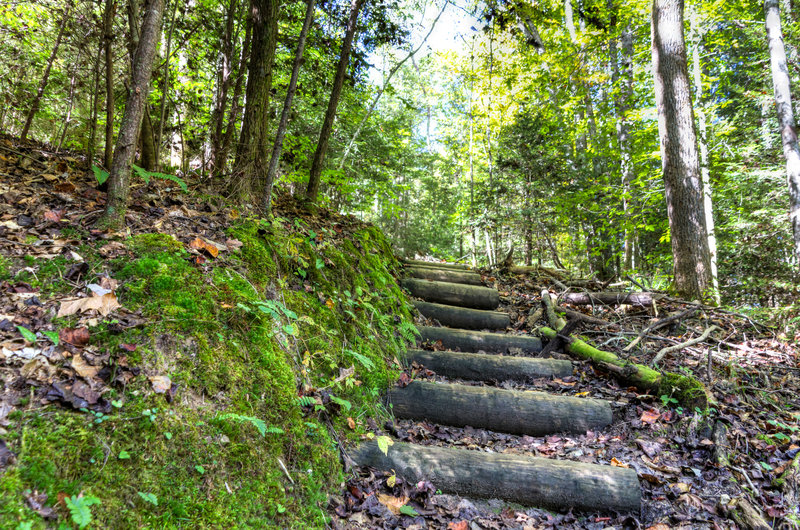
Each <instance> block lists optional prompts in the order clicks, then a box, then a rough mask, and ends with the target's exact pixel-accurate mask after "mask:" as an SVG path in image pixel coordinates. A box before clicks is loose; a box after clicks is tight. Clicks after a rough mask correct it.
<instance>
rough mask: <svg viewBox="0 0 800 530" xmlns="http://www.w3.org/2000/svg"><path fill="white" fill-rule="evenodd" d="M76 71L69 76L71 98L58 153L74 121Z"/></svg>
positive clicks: (57, 149)
mask: <svg viewBox="0 0 800 530" xmlns="http://www.w3.org/2000/svg"><path fill="white" fill-rule="evenodd" d="M74 104H75V72H72V75H70V78H69V98H68V103H67V115H66V117H65V118H64V128H63V129H62V130H61V137H60V138H59V139H58V145H57V146H56V153H58V152H59V151H61V146H62V145H64V139H65V138H66V137H67V130H68V129H69V124H70V122H71V121H72V108H73V107H74V106H75V105H74Z"/></svg>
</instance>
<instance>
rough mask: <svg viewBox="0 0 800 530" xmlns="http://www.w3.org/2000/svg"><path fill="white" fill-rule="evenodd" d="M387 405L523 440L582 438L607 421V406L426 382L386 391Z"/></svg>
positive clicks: (403, 414)
mask: <svg viewBox="0 0 800 530" xmlns="http://www.w3.org/2000/svg"><path fill="white" fill-rule="evenodd" d="M389 401H390V403H391V404H392V411H393V412H394V414H395V416H397V417H400V418H408V419H412V420H428V421H432V422H434V423H441V424H443V425H452V426H454V427H464V426H467V425H469V426H471V427H475V428H478V429H488V430H491V431H496V432H505V433H509V434H522V435H525V434H527V435H529V436H542V435H545V434H552V433H557V432H569V433H585V432H586V431H589V430H598V429H603V428H605V427H607V426H608V425H609V424H610V423H611V420H612V413H611V405H610V404H609V403H608V402H607V401H602V400H597V399H586V398H575V397H568V396H555V395H551V394H547V393H544V392H519V391H516V390H502V389H499V388H491V387H480V386H467V385H451V384H445V383H430V382H427V381H412V382H411V383H410V384H409V385H408V386H406V387H404V388H400V387H395V388H393V389H391V390H390V391H389Z"/></svg>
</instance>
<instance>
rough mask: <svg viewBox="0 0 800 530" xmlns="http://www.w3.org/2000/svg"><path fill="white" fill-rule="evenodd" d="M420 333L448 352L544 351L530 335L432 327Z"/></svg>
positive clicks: (539, 341) (427, 327)
mask: <svg viewBox="0 0 800 530" xmlns="http://www.w3.org/2000/svg"><path fill="white" fill-rule="evenodd" d="M419 331H420V334H421V339H422V340H423V341H427V342H431V343H436V342H439V341H441V343H442V347H443V348H445V349H447V350H460V351H465V352H479V351H485V352H495V353H507V352H509V351H511V349H520V350H522V351H523V352H524V353H537V352H540V351H542V341H541V340H539V338H538V337H531V336H529V335H509V334H507V333H487V332H485V331H467V330H462V329H450V328H434V327H430V326H422V327H420V328H419Z"/></svg>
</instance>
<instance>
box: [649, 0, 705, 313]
mask: <svg viewBox="0 0 800 530" xmlns="http://www.w3.org/2000/svg"><path fill="white" fill-rule="evenodd" d="M652 54H653V76H654V78H655V93H656V108H657V111H658V132H659V138H660V144H661V166H662V172H663V177H664V184H665V196H666V200H667V216H668V218H669V228H670V239H671V242H672V256H673V262H674V263H673V267H674V269H673V270H674V287H675V290H676V291H677V292H678V293H679V294H680V295H682V296H684V297H686V298H689V299H702V298H703V297H705V296H706V295H707V294H708V292H709V291H710V290H711V289H712V288H713V282H712V280H711V253H710V251H709V248H708V232H707V229H706V222H705V216H704V214H703V183H702V180H701V175H700V159H699V157H698V153H697V135H696V133H695V127H694V111H693V109H692V99H691V93H690V84H689V72H688V68H687V65H686V45H685V42H684V39H683V0H653V13H652Z"/></svg>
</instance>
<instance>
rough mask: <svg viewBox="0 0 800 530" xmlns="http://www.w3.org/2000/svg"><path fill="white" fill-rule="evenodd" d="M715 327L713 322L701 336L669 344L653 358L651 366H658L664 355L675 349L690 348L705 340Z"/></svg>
mask: <svg viewBox="0 0 800 530" xmlns="http://www.w3.org/2000/svg"><path fill="white" fill-rule="evenodd" d="M715 329H718V328H717V326H716V325H714V324H712V325H710V326H709V327H707V328H706V330H705V331H704V332H703V334H702V335H700V336H699V337H696V338H694V339H692V340H687V341H686V342H684V343H681V344H676V345H675V346H667V347H666V348H663V349H662V350H661V351H659V352H658V353H657V354H656V356H655V357H654V358H653V362H652V363H650V364H651V366H656V365H657V364H658V363H659V362H660V361H661V359H663V358H664V356H665V355H667V354H668V353H672V352H674V351H680V350H682V349H684V348H688V347H689V346H694V345H695V344H698V343H700V342H703V341H704V340H706V339H707V338H708V336H709V335H710V334H711V332H712V331H714V330H715Z"/></svg>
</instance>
